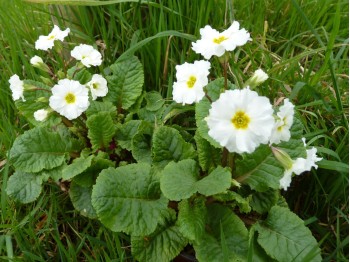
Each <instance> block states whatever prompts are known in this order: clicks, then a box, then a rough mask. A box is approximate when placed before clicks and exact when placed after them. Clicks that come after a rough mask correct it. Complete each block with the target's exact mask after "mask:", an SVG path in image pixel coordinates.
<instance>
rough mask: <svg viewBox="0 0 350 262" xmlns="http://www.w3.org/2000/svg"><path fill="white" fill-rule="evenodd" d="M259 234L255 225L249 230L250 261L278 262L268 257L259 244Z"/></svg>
mask: <svg viewBox="0 0 350 262" xmlns="http://www.w3.org/2000/svg"><path fill="white" fill-rule="evenodd" d="M257 235H258V233H257V232H256V231H255V225H253V226H252V227H251V228H250V230H249V249H248V261H254V262H277V260H275V259H273V258H272V257H270V256H268V255H267V254H266V252H265V250H264V249H263V248H262V247H261V246H260V245H259V244H258V240H257V238H258V236H257Z"/></svg>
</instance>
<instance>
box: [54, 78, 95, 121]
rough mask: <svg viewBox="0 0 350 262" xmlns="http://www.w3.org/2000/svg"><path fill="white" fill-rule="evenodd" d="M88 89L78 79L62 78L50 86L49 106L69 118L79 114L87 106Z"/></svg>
mask: <svg viewBox="0 0 350 262" xmlns="http://www.w3.org/2000/svg"><path fill="white" fill-rule="evenodd" d="M88 94H89V90H88V89H87V88H86V87H85V86H83V85H81V84H80V83H79V82H78V81H75V80H69V79H63V80H60V81H58V84H57V85H55V86H54V87H53V88H52V96H51V97H50V99H49V104H50V107H51V108H52V109H53V110H55V111H56V112H58V113H59V114H60V115H62V116H65V117H66V118H68V119H69V120H72V119H75V118H77V117H78V116H80V115H81V114H82V113H83V112H84V111H85V110H86V109H87V108H88V107H89V95H88Z"/></svg>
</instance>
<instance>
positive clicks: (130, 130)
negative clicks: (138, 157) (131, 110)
mask: <svg viewBox="0 0 350 262" xmlns="http://www.w3.org/2000/svg"><path fill="white" fill-rule="evenodd" d="M142 122H143V121H142V120H130V121H128V122H126V123H124V124H123V125H120V126H118V130H117V132H116V139H117V141H118V145H119V146H120V147H121V148H125V149H127V150H129V151H131V142H132V138H133V137H134V136H135V135H136V134H137V132H138V129H139V126H140V125H141V123H142Z"/></svg>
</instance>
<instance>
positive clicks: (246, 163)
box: [236, 145, 284, 192]
mask: <svg viewBox="0 0 350 262" xmlns="http://www.w3.org/2000/svg"><path fill="white" fill-rule="evenodd" d="M283 173H284V168H283V167H282V166H281V164H280V163H279V162H278V161H277V160H276V158H275V157H274V156H273V155H272V153H271V149H270V147H269V146H267V145H261V146H260V147H258V148H257V149H256V150H255V151H254V153H252V154H250V155H246V156H244V158H243V160H237V161H236V175H237V176H238V177H237V178H236V180H237V181H238V182H241V183H244V184H248V185H249V186H250V187H251V188H252V189H254V190H256V191H260V192H263V191H266V190H268V189H269V188H273V189H279V186H280V184H279V180H280V179H281V178H282V176H283Z"/></svg>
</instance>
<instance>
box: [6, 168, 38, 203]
mask: <svg viewBox="0 0 350 262" xmlns="http://www.w3.org/2000/svg"><path fill="white" fill-rule="evenodd" d="M42 182H43V177H41V176H39V175H36V174H31V173H24V172H21V171H17V172H15V173H14V174H13V175H12V176H10V178H9V180H8V182H7V188H6V193H7V194H8V195H9V196H10V197H13V198H14V199H16V200H18V201H20V202H21V203H23V204H26V203H30V202H33V201H34V200H36V199H37V198H38V196H39V195H40V193H41V189H42V187H41V184H42Z"/></svg>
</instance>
